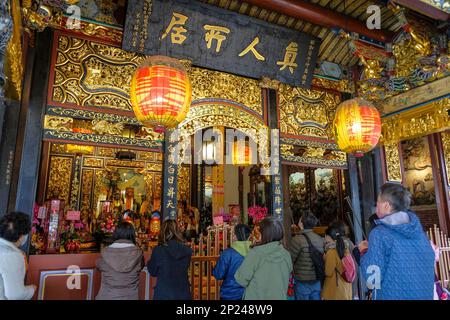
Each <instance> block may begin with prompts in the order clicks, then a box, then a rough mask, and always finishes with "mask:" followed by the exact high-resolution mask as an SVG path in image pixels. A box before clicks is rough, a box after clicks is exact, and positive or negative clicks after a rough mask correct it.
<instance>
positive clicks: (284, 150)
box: [280, 144, 294, 156]
mask: <svg viewBox="0 0 450 320" xmlns="http://www.w3.org/2000/svg"><path fill="white" fill-rule="evenodd" d="M280 152H281V154H283V155H286V156H293V155H294V146H293V145H291V144H282V145H280Z"/></svg>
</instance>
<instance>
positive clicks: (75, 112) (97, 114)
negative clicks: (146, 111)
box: [47, 106, 142, 126]
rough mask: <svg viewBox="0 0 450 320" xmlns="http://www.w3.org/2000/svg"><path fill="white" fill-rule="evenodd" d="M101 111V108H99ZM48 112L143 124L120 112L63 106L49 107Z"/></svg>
mask: <svg viewBox="0 0 450 320" xmlns="http://www.w3.org/2000/svg"><path fill="white" fill-rule="evenodd" d="M99 111H100V110H99ZM47 114H48V115H51V116H61V117H70V118H76V119H84V120H93V121H94V120H96V121H100V120H105V121H108V122H110V123H117V122H121V123H123V124H129V125H134V126H139V125H142V124H141V123H140V122H139V121H137V120H136V118H132V117H126V116H121V115H118V114H110V113H103V112H101V111H100V112H94V111H87V110H81V109H71V108H62V107H53V106H49V107H47Z"/></svg>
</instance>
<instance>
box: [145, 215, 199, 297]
mask: <svg viewBox="0 0 450 320" xmlns="http://www.w3.org/2000/svg"><path fill="white" fill-rule="evenodd" d="M191 256H192V249H191V248H189V247H187V246H186V245H185V244H184V238H183V235H182V234H181V233H180V231H179V229H178V224H177V221H176V220H172V219H169V220H166V221H164V222H163V223H162V226H161V230H160V233H159V238H158V246H157V247H156V248H155V249H153V252H152V255H151V258H150V260H149V261H148V263H147V269H148V272H149V273H150V275H151V276H153V277H157V278H158V279H157V282H156V287H155V292H154V297H153V299H154V300H190V299H192V297H191V291H190V285H189V278H188V269H189V265H190V263H191Z"/></svg>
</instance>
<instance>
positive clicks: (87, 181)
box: [80, 169, 94, 211]
mask: <svg viewBox="0 0 450 320" xmlns="http://www.w3.org/2000/svg"><path fill="white" fill-rule="evenodd" d="M93 183H94V170H91V169H86V170H83V171H82V174H81V205H80V209H81V211H83V210H88V209H90V208H91V197H92V191H93V190H92V188H93V186H94V185H93Z"/></svg>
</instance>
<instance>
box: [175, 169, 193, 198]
mask: <svg viewBox="0 0 450 320" xmlns="http://www.w3.org/2000/svg"><path fill="white" fill-rule="evenodd" d="M190 172H191V171H190V169H189V167H186V166H179V167H178V201H183V200H186V201H187V202H188V203H189V199H190V190H191V188H190Z"/></svg>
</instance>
